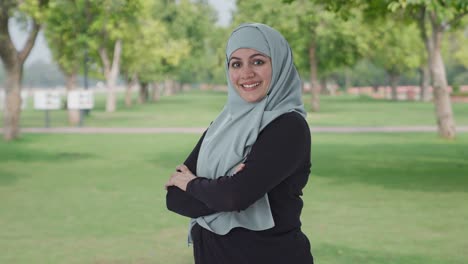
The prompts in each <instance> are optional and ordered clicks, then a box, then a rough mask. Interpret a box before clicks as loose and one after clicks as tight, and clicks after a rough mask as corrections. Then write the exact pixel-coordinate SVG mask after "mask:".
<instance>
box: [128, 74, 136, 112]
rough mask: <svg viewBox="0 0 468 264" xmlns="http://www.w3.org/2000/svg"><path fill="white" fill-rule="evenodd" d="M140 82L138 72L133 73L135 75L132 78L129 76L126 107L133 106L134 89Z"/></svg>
mask: <svg viewBox="0 0 468 264" xmlns="http://www.w3.org/2000/svg"><path fill="white" fill-rule="evenodd" d="M137 82H138V75H137V74H133V76H132V77H131V78H128V80H127V89H126V90H125V106H126V107H132V105H133V100H132V97H133V90H134V87H135V86H137V85H136V84H137Z"/></svg>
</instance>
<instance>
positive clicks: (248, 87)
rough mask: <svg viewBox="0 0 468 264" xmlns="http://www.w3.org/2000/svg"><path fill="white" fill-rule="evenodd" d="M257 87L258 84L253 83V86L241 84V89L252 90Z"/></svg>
mask: <svg viewBox="0 0 468 264" xmlns="http://www.w3.org/2000/svg"><path fill="white" fill-rule="evenodd" d="M259 85H260V83H259V82H257V83H253V84H241V86H242V87H244V88H247V89H250V88H254V87H257V86H259Z"/></svg>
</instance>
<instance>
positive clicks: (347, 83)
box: [345, 68, 352, 91]
mask: <svg viewBox="0 0 468 264" xmlns="http://www.w3.org/2000/svg"><path fill="white" fill-rule="evenodd" d="M351 78H352V77H351V70H350V69H349V68H346V70H345V91H348V89H349V88H351V82H352V80H351Z"/></svg>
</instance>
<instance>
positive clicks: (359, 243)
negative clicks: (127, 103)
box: [0, 133, 468, 264]
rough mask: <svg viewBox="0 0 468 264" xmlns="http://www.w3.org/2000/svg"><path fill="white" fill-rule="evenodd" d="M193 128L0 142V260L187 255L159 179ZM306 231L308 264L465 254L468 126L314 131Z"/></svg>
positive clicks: (178, 259) (151, 259) (172, 258)
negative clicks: (450, 131)
mask: <svg viewBox="0 0 468 264" xmlns="http://www.w3.org/2000/svg"><path fill="white" fill-rule="evenodd" d="M197 139H198V135H177V134H175V135H169V134H161V135H45V134H44V135H31V134H30V135H27V134H25V135H23V136H22V138H21V139H20V140H19V141H17V142H10V143H5V142H3V141H2V142H0V226H1V228H0V263H174V264H178V263H180V264H183V263H192V257H191V255H192V252H191V248H189V247H187V245H186V234H187V233H186V232H187V226H188V222H187V219H185V218H184V217H181V216H178V215H176V214H174V213H171V212H168V211H167V210H166V208H165V191H164V188H163V184H164V182H165V181H166V179H167V178H168V176H169V174H170V172H171V171H172V170H173V169H174V167H175V166H176V165H177V164H178V163H180V162H181V161H183V159H184V158H185V156H186V155H187V154H188V152H189V151H190V150H191V148H192V147H193V145H194V144H195V143H196V141H197ZM312 152H313V157H312V161H313V168H312V175H311V178H310V180H309V183H308V185H307V187H306V189H305V190H304V196H303V199H304V202H305V207H304V210H303V215H302V222H303V230H304V232H305V233H306V234H307V235H308V236H309V238H310V240H311V243H312V246H313V253H314V256H315V257H316V259H317V263H327V264H341V263H342V264H349V263H388V264H390V263H392V264H393V263H405V264H419V263H429V264H445V263H447V264H449V263H450V264H464V263H467V262H468V253H467V251H466V249H467V248H468V240H467V239H466V237H467V236H468V222H467V221H466V219H468V207H467V206H466V201H467V200H468V187H467V186H468V135H467V134H461V135H459V136H458V138H457V140H456V141H452V142H450V141H444V140H440V139H438V138H437V137H436V135H433V134H431V133H407V134H351V135H344V134H315V135H313V147H312Z"/></svg>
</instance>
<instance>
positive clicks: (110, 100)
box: [99, 39, 122, 112]
mask: <svg viewBox="0 0 468 264" xmlns="http://www.w3.org/2000/svg"><path fill="white" fill-rule="evenodd" d="M121 53H122V41H121V40H120V39H119V40H117V41H116V42H115V45H114V55H113V59H112V63H111V62H110V60H109V57H108V56H107V51H106V49H105V48H104V47H100V48H99V55H100V56H101V60H102V62H103V65H104V75H105V77H106V86H107V101H106V112H115V110H116V105H117V99H116V94H115V85H116V82H117V77H118V75H119V68H120V55H121Z"/></svg>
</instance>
